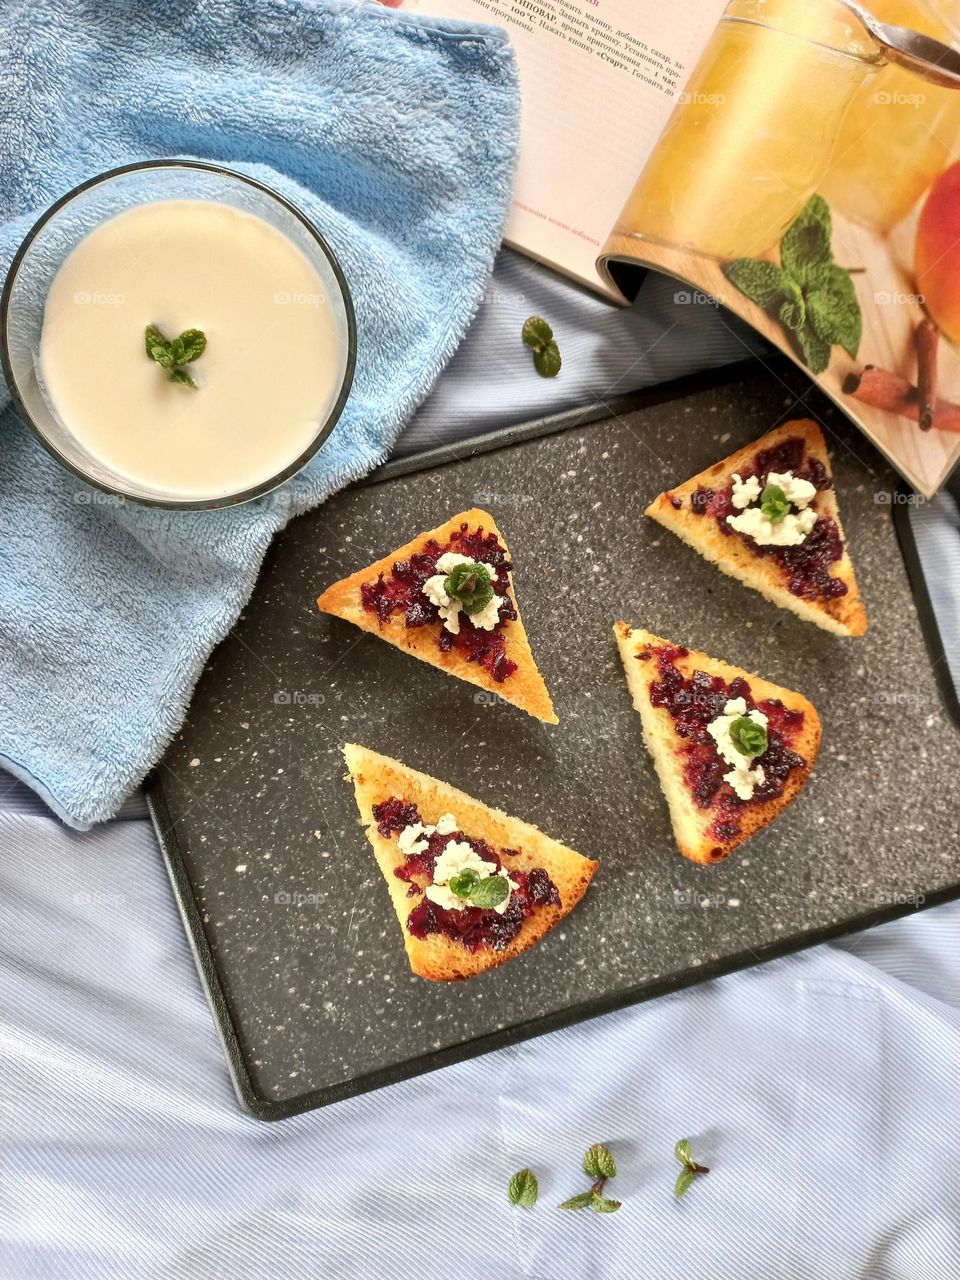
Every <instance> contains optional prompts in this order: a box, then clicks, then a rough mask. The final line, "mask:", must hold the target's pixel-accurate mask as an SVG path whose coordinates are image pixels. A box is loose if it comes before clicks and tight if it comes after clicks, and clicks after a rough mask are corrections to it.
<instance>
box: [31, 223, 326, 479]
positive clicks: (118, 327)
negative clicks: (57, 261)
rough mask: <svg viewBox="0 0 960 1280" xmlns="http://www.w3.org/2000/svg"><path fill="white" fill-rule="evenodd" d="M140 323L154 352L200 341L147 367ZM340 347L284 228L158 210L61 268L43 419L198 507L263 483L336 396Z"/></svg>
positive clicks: (94, 237) (47, 313) (308, 437)
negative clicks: (152, 339)
mask: <svg viewBox="0 0 960 1280" xmlns="http://www.w3.org/2000/svg"><path fill="white" fill-rule="evenodd" d="M150 326H154V327H155V328H154V329H153V330H151V332H159V334H160V335H162V336H161V338H159V339H156V341H157V342H160V343H162V342H163V341H164V340H168V341H169V342H173V341H174V340H175V339H176V338H178V336H179V335H181V334H184V333H185V332H186V331H191V330H199V331H200V333H201V334H202V335H203V338H205V340H206V341H205V345H203V348H202V352H201V353H200V354H199V355H196V354H195V350H196V344H194V347H193V353H194V354H195V358H193V359H192V360H190V362H189V363H184V364H183V365H182V366H181V367H176V366H175V365H171V364H170V359H173V358H175V357H180V358H182V356H183V352H184V350H185V348H183V347H180V348H177V347H175V346H174V347H171V348H170V351H171V352H172V356H166V355H165V350H166V349H165V348H162V347H161V349H160V350H158V351H156V354H155V356H154V357H151V355H150V354H149V351H148V346H149V343H148V342H147V341H146V340H145V335H146V333H147V330H148V328H149V327H150ZM345 341H346V338H345V333H344V332H343V328H342V326H341V325H338V319H337V315H336V314H334V312H333V311H332V309H331V305H330V299H329V297H328V294H327V291H326V289H325V288H324V285H323V282H322V281H321V279H320V276H319V275H318V273H317V271H316V269H315V268H314V266H313V265H312V264H311V262H310V261H309V260H308V258H307V257H306V255H305V254H304V253H303V252H302V251H301V250H300V249H299V248H298V247H297V246H296V245H295V244H293V242H292V241H291V240H289V239H288V238H287V237H286V236H285V235H284V234H283V233H282V232H281V231H278V230H277V229H276V228H274V227H272V226H271V225H270V224H269V223H267V222H265V221H264V220H263V219H262V218H259V217H256V216H255V215H253V214H250V213H244V212H241V211H240V210H238V209H233V208H231V207H229V206H228V205H225V204H218V203H216V202H213V201H206V200H163V201H156V202H154V203H149V204H143V205H139V206H137V207H135V208H132V209H128V210H126V211H125V212H123V213H120V214H117V215H116V216H114V217H112V218H109V219H108V220H107V221H105V222H103V223H102V224H101V225H100V226H98V227H97V228H96V229H95V230H93V231H91V232H90V234H89V235H87V236H86V237H85V238H84V239H83V240H82V241H80V243H79V244H78V245H77V246H76V248H75V249H73V251H72V252H71V253H70V254H69V256H68V257H67V258H66V259H65V260H64V262H63V265H62V266H61V267H60V269H59V271H58V272H57V274H56V276H55V277H54V280H53V283H52V285H51V287H50V291H49V294H48V297H47V301H46V306H45V309H44V318H43V330H42V334H41V340H40V369H39V373H40V380H41V383H42V386H43V389H44V393H45V395H46V397H47V400H48V403H49V405H50V407H51V409H52V411H53V412H54V413H55V414H56V416H57V417H58V418H59V419H60V421H61V422H62V423H63V424H64V426H65V427H66V428H67V429H68V431H69V432H70V433H71V435H73V436H74V438H75V439H76V440H77V441H78V442H79V443H80V444H81V445H82V446H83V448H84V449H85V450H87V451H88V452H89V453H90V454H91V455H92V456H93V457H94V458H96V459H98V460H99V461H100V462H101V463H103V464H104V466H106V467H108V468H109V469H111V470H112V471H114V472H116V473H119V474H120V475H121V476H123V477H125V478H127V479H128V480H129V481H131V482H133V483H134V484H135V485H136V486H137V487H138V488H139V487H145V488H147V489H149V490H151V491H156V492H157V493H158V494H163V495H170V496H172V497H174V498H179V499H182V500H190V499H193V500H199V499H202V498H210V497H216V496H221V495H226V494H231V493H238V492H241V491H243V490H245V489H249V488H252V487H254V486H256V485H258V484H261V483H263V482H264V481H266V480H268V479H270V478H271V477H272V476H274V475H276V474H277V473H278V472H280V471H282V470H283V469H284V468H285V467H286V466H288V465H290V464H291V463H292V462H294V461H295V460H296V459H297V458H298V457H299V455H300V454H301V453H303V451H304V450H305V449H306V448H307V447H308V446H309V444H310V443H311V441H312V440H313V439H314V437H315V436H316V434H317V431H318V429H319V428H320V427H321V426H322V425H323V423H324V422H325V421H326V419H327V416H328V414H329V412H330V410H331V408H332V406H333V403H334V401H335V400H336V398H337V395H338V394H339V391H340V387H341V384H342V380H343V371H344V363H345ZM155 350H156V349H155ZM157 356H159V357H160V358H161V359H166V361H167V363H166V365H164V364H161V363H158V359H157V358H156V357H157ZM191 383H193V384H194V385H191Z"/></svg>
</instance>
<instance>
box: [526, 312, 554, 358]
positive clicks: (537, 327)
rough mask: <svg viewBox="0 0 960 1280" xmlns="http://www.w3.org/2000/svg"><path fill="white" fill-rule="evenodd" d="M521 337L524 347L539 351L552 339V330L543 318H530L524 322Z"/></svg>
mask: <svg viewBox="0 0 960 1280" xmlns="http://www.w3.org/2000/svg"><path fill="white" fill-rule="evenodd" d="M521 336H522V338H523V341H524V343H525V344H526V346H528V347H533V349H534V351H539V350H540V348H541V347H545V346H546V345H547V343H548V342H549V341H550V339H551V338H552V337H553V330H552V329H551V328H550V326H549V325H548V324H547V322H546V320H544V318H543V316H531V317H530V318H529V319H528V320H524V322H523V329H522V330H521Z"/></svg>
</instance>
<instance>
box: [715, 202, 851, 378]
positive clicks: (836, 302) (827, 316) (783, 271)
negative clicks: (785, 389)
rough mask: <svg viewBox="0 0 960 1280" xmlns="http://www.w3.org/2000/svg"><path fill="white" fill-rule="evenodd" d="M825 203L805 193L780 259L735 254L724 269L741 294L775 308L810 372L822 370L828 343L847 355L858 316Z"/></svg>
mask: <svg viewBox="0 0 960 1280" xmlns="http://www.w3.org/2000/svg"><path fill="white" fill-rule="evenodd" d="M832 234H833V228H832V219H831V216H830V207H829V205H828V204H827V202H826V200H824V199H823V197H822V196H818V195H814V196H811V197H810V199H809V200H808V201H807V203H806V205H805V206H804V207H803V209H802V210H801V211H800V213H799V214H798V215H797V217H796V218H795V219H794V220H793V222H792V223H791V224H790V226H789V227H788V228H787V230H786V232H785V233H784V236H783V239H782V240H781V242H780V265H779V266H776V264H774V263H772V262H766V261H764V260H762V259H760V258H738V259H737V260H736V261H735V262H731V263H728V264H727V266H725V267H724V274H725V275H726V276H727V278H728V279H729V280H730V281H731V282H732V283H733V284H734V285H735V286H736V287H737V288H738V289H739V290H740V292H741V293H742V294H744V295H745V296H746V297H748V298H750V300H751V301H752V302H756V303H757V305H758V306H761V307H763V308H764V310H766V311H769V312H771V313H774V314H776V316H777V317H778V319H779V320H780V323H781V324H782V325H783V326H784V328H785V329H787V330H788V331H789V332H790V333H791V334H792V335H793V339H794V341H795V342H796V344H797V347H798V348H799V350H800V354H801V356H802V357H803V361H804V363H805V364H806V366H807V368H808V369H810V371H811V372H812V373H823V372H824V370H825V369H826V368H827V366H828V365H829V363H830V355H831V350H832V348H833V347H834V346H840V347H843V349H844V351H846V352H847V354H848V355H849V356H850V357H851V358H853V357H855V356H856V354H857V351H858V350H859V347H860V339H861V336H862V333H863V316H862V314H861V311H860V303H859V301H858V299H857V291H856V289H855V288H854V285H853V280H852V278H851V275H850V272H849V271H847V270H845V269H844V268H843V267H841V266H839V265H838V264H837V263H836V262H834V261H833V248H832V245H831V237H832Z"/></svg>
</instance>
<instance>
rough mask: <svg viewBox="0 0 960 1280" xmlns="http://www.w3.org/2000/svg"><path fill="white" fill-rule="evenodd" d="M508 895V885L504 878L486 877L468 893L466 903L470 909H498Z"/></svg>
mask: <svg viewBox="0 0 960 1280" xmlns="http://www.w3.org/2000/svg"><path fill="white" fill-rule="evenodd" d="M509 893H510V885H509V884H508V883H507V877H506V876H487V877H486V879H484V880H481V881H480V882H479V884H477V885H476V887H475V888H474V889H473V891H472V892H471V893H470V895H469V897H468V898H467V901H468V902H469V903H470V906H471V907H482V908H484V909H485V910H489V908H490V907H498V906H499V905H500V903H501V902H503V900H504V898H506V897H508V896H509Z"/></svg>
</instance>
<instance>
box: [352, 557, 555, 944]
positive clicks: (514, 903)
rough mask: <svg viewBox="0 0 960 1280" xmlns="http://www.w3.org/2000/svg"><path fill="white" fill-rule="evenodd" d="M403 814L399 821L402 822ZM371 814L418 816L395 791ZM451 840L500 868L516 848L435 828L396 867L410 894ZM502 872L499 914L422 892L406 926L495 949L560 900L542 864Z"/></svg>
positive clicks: (389, 825)
mask: <svg viewBox="0 0 960 1280" xmlns="http://www.w3.org/2000/svg"><path fill="white" fill-rule="evenodd" d="M464 554H466V553H464ZM401 815H402V816H403V818H404V821H403V822H400V817H401ZM373 816H374V819H375V820H376V823H377V830H378V831H379V832H380V834H381V835H383V836H391V835H394V834H397V833H399V832H400V831H402V830H403V828H404V827H406V826H411V825H412V824H413V823H415V822H420V821H422V819H421V817H420V812H419V810H418V809H417V806H416V805H413V804H407V803H406V802H405V801H403V800H400V799H398V798H397V797H396V796H391V797H390V798H389V799H388V800H383V801H381V803H380V804H375V805H374V806H373ZM398 824H399V825H398ZM451 840H462V841H465V842H466V843H467V844H468V845H469V846H470V848H471V849H473V850H474V852H475V853H476V854H477V855H478V856H479V857H481V858H482V859H483V860H484V862H492V863H493V865H494V866H495V867H496V868H497V870H498V871H499V870H501V869H504V867H503V859H502V857H501V854H503V855H504V856H505V857H508V858H515V857H517V853H518V851H517V850H516V849H502V850H501V851H500V853H498V852H497V851H496V850H495V849H494V848H493V846H492V845H489V844H487V842H486V840H480V839H475V840H472V839H470V837H469V836H466V835H464V833H463V832H462V831H453V832H451V833H450V834H448V835H440V834H439V832H434V833H433V835H431V836H429V837H428V838H427V847H426V849H424V850H423V852H422V853H413V854H410V855H408V857H407V858H406V859H405V860H404V862H403V863H401V865H400V866H399V867H397V868H396V870H395V871H394V875H395V876H397V877H398V879H400V880H408V881H410V888H409V890H408V891H407V896H408V897H416V896H418V895H419V894H422V893H423V887H422V886H421V885H419V884H418V883H417V882H416V877H418V876H422V877H423V878H424V879H425V880H426V881H428V882H429V881H432V879H433V869H434V867H435V866H436V862H437V859H438V858H439V857H440V854H441V853H442V852H443V851H444V849H445V848H446V847H447V845H448V844H449V843H450V841H451ZM505 874H508V875H509V876H510V879H511V880H513V882H514V883H515V884H516V886H517V887H516V889H513V890H512V891H511V893H510V901H509V902H508V904H507V909H506V910H505V911H504V912H503V913H502V914H501V913H499V912H497V911H493V910H490V909H485V908H482V907H464V908H463V909H462V910H461V911H448V910H447V909H446V908H445V907H440V906H438V905H437V904H436V903H435V902H431V901H430V900H429V898H426V897H424V898H421V900H420V902H418V903H417V905H416V906H415V907H414V908H413V909H412V910H411V912H410V914H409V916H408V917H407V928H408V929H409V930H410V932H411V933H412V934H413V936H414V937H415V938H425V937H427V935H428V934H431V933H439V934H442V935H443V936H444V937H446V938H451V939H452V940H453V941H455V942H460V943H462V944H463V945H464V946H465V947H466V948H467V950H468V951H479V950H480V949H481V948H482V947H489V948H490V949H491V950H493V951H503V950H505V949H506V948H507V947H508V946H509V945H510V943H511V942H512V941H513V940H514V938H515V937H516V936H517V934H518V933H519V932H520V929H521V927H522V925H523V922H524V920H526V918H527V917H528V916H531V915H533V913H534V911H535V910H536V909H537V908H538V907H549V906H557V907H558V906H560V892H559V890H558V889H557V886H556V885H555V884H554V883H553V881H552V880H551V879H550V877H549V876H548V875H547V873H546V871H545V870H544V869H543V867H534V868H533V869H532V870H530V871H519V870H516V869H514V868H513V867H510V868H506V869H505Z"/></svg>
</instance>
